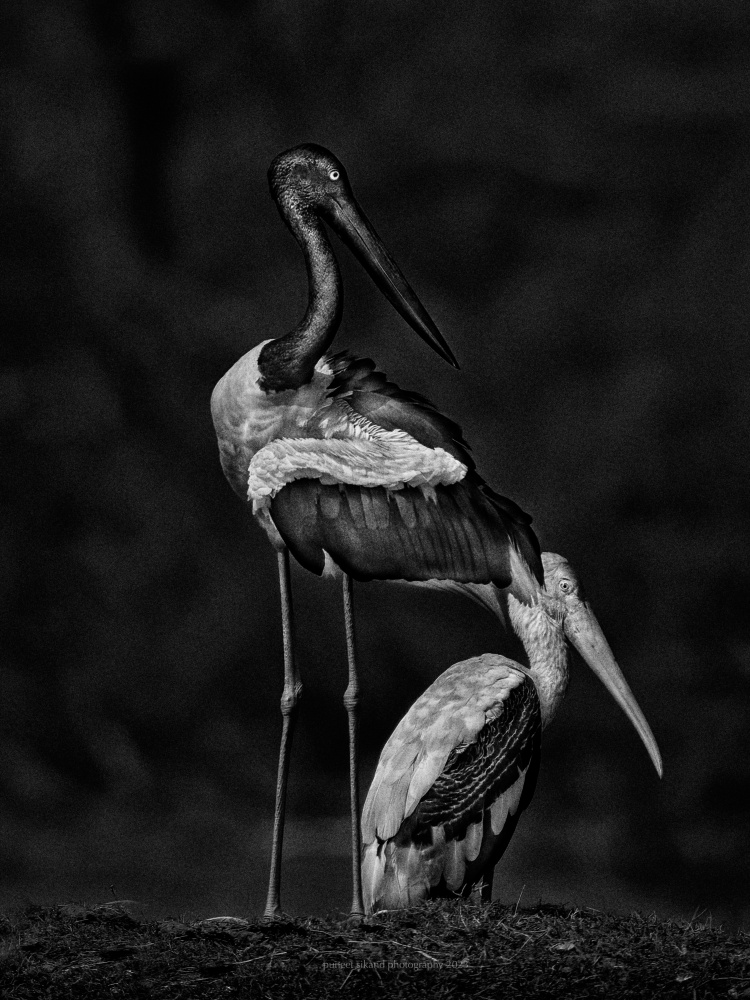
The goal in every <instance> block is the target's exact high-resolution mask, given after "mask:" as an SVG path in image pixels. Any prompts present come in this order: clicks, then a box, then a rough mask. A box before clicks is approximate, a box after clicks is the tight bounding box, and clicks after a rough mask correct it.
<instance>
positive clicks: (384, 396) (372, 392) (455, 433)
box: [327, 352, 544, 583]
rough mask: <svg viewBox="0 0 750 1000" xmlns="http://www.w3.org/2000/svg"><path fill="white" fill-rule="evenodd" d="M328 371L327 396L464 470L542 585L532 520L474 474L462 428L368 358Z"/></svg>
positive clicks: (336, 362)
mask: <svg viewBox="0 0 750 1000" xmlns="http://www.w3.org/2000/svg"><path fill="white" fill-rule="evenodd" d="M327 362H328V365H329V367H330V369H331V371H332V372H333V379H332V381H331V383H330V385H329V387H328V394H329V396H331V397H332V398H334V399H338V400H343V401H345V402H346V403H347V405H348V406H350V407H351V409H352V410H353V411H354V412H355V413H357V414H359V415H360V416H362V417H364V418H365V419H367V420H369V421H371V422H372V423H374V424H377V425H379V426H380V427H382V428H383V429H384V430H386V431H393V430H402V431H406V432H407V433H408V434H410V435H411V436H412V437H413V438H415V440H417V441H419V442H420V444H423V445H426V446H427V447H429V448H442V449H443V450H444V451H447V452H448V453H449V454H450V455H453V457H454V458H456V459H458V461H459V462H462V463H463V464H464V465H465V466H466V467H467V469H468V473H467V476H466V480H465V482H466V484H467V486H469V487H471V489H472V490H474V491H477V492H478V493H480V494H481V495H482V496H483V498H484V500H485V501H487V502H488V503H489V504H490V505H491V506H492V507H493V508H494V510H495V511H496V514H495V516H496V517H499V519H500V520H501V521H502V522H503V524H504V526H505V528H506V530H507V532H508V534H509V535H510V536H511V537H512V538H513V540H514V543H515V544H516V546H517V548H518V549H519V551H520V552H521V553H522V554H523V557H524V559H525V560H526V562H527V563H528V565H529V566H530V567H531V570H532V572H533V574H534V575H535V576H536V578H537V579H538V580H539V582H540V583H543V582H544V573H543V571H542V567H541V550H540V547H539V542H538V540H537V537H536V535H535V534H534V531H533V530H532V528H531V517H530V516H529V515H528V514H527V513H526V512H525V511H523V510H521V508H520V507H519V506H518V505H517V504H515V503H513V501H512V500H509V499H508V498H507V497H503V496H500V495H499V494H498V493H495V492H494V490H492V489H491V488H490V487H489V486H488V485H487V483H486V482H485V481H484V480H483V479H482V477H481V476H480V475H479V474H478V473H477V471H476V464H475V462H474V459H473V458H472V455H471V449H470V447H469V445H468V444H467V442H466V441H465V440H464V437H463V433H462V431H461V428H460V427H459V426H458V424H457V423H455V422H454V421H453V420H450V419H448V417H446V416H444V415H443V414H442V413H440V411H439V410H437V409H436V408H435V406H433V404H432V403H431V402H430V401H429V400H428V399H426V398H425V397H424V396H421V395H419V393H416V392H407V391H405V390H404V389H401V388H399V386H397V385H396V384H395V383H394V382H389V381H388V380H387V378H386V377H385V375H384V374H383V373H382V372H379V371H376V370H375V362H374V361H372V360H371V359H370V358H354V357H352V356H351V355H350V354H347V353H346V352H342V353H340V354H335V355H333V356H331V357H329V358H328V359H327Z"/></svg>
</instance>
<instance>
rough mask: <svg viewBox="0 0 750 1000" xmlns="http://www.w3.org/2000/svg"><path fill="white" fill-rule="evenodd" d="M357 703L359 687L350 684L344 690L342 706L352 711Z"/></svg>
mask: <svg viewBox="0 0 750 1000" xmlns="http://www.w3.org/2000/svg"><path fill="white" fill-rule="evenodd" d="M358 705H359V688H358V687H357V686H356V685H352V684H350V685H349V687H348V688H347V689H346V691H344V708H345V709H346V710H347V712H353V711H354V710H355V709H356V708H357V706H358Z"/></svg>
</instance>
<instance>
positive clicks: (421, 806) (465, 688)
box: [362, 655, 541, 909]
mask: <svg viewBox="0 0 750 1000" xmlns="http://www.w3.org/2000/svg"><path fill="white" fill-rule="evenodd" d="M540 733H541V712H540V707H539V698H538V695H537V692H536V688H535V686H534V683H533V681H532V680H531V678H530V677H529V676H528V674H526V673H525V672H524V671H522V670H521V669H520V668H518V667H517V665H514V664H513V663H512V661H509V660H507V659H505V658H504V657H499V656H497V657H496V656H489V655H487V656H482V657H477V658H475V659H473V660H467V661H465V662H464V663H462V664H457V665H456V666H455V667H452V668H450V670H448V671H446V673H445V674H443V675H442V676H441V677H439V678H438V680H437V681H436V682H435V684H434V685H433V686H432V687H431V688H429V689H428V690H427V691H426V692H425V694H424V695H423V696H422V697H421V698H420V699H418V701H417V702H415V704H414V705H413V706H412V708H411V709H410V710H409V712H408V713H407V715H406V716H405V717H404V719H403V720H402V721H401V722H400V723H399V726H398V727H397V728H396V730H395V731H394V733H393V735H392V736H391V738H390V740H389V741H388V743H387V744H386V746H385V748H384V750H383V753H382V755H381V758H380V762H379V764H378V769H377V772H376V774H375V778H374V779H373V783H372V786H371V788H370V791H369V793H368V796H367V801H366V803H365V808H364V812H363V816H362V838H363V841H364V844H365V852H364V857H363V889H364V893H365V897H366V902H367V905H368V909H373V908H383V907H385V908H393V907H399V906H405V905H411V904H413V903H415V902H418V901H419V900H420V899H423V898H425V897H426V896H427V895H429V894H431V893H433V892H440V888H441V886H442V887H443V888H445V887H447V888H448V889H449V890H451V891H459V890H461V889H463V888H465V887H470V886H471V885H473V884H475V883H476V882H477V881H479V880H480V879H481V878H482V875H483V874H484V872H485V871H486V870H488V869H489V868H491V867H492V866H493V865H494V864H495V863H496V861H497V860H498V857H499V856H500V854H502V851H503V850H504V849H505V846H506V845H507V842H508V840H509V839H510V835H511V833H512V832H513V829H514V828H515V822H516V819H517V816H518V814H519V813H520V811H521V810H522V809H523V808H525V806H526V804H527V803H528V802H529V801H530V799H531V795H532V794H533V790H534V783H535V779H536V773H537V768H538V760H539V742H540Z"/></svg>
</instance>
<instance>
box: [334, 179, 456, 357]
mask: <svg viewBox="0 0 750 1000" xmlns="http://www.w3.org/2000/svg"><path fill="white" fill-rule="evenodd" d="M324 214H325V218H326V221H327V222H328V223H329V224H330V225H331V227H332V228H333V229H334V230H335V231H336V233H338V235H339V236H340V237H341V239H342V240H343V241H344V243H346V245H347V246H348V247H349V249H350V250H351V251H352V253H353V254H354V255H355V257H356V258H357V260H359V262H360V263H361V264H362V266H363V267H364V269H365V270H366V271H367V273H368V274H369V275H370V277H371V278H372V280H373V281H374V282H375V284H376V285H377V286H378V288H379V289H380V291H381V292H382V293H383V295H385V297H386V298H387V299H388V301H389V302H390V303H391V305H392V306H393V307H394V308H395V309H396V310H397V311H398V312H399V313H400V314H401V316H403V318H404V319H405V320H406V322H407V323H408V324H409V326H410V327H411V328H412V330H414V331H415V332H416V333H418V334H419V336H420V337H421V338H422V340H424V341H425V342H426V343H427V344H429V345H430V347H431V348H432V349H433V351H435V352H436V354H439V355H440V357H441V358H443V359H444V360H445V361H447V362H448V364H451V365H453V367H454V368H458V362H457V361H456V359H455V357H454V356H453V351H451V349H450V347H449V346H448V344H447V342H446V340H445V338H444V337H443V335H442V333H441V332H440V331H439V330H438V328H437V327H436V326H435V324H434V322H433V321H432V319H431V318H430V316H429V314H428V312H427V310H426V309H425V307H424V306H423V305H422V303H421V302H420V301H419V299H418V298H417V295H416V292H415V291H414V289H413V288H412V287H411V285H410V284H409V282H408V281H407V280H406V278H405V277H404V276H403V274H402V273H401V271H400V269H399V267H398V264H396V262H395V260H394V259H393V258H392V257H391V255H390V254H389V253H388V251H387V250H386V248H385V247H384V246H383V243H382V241H381V239H380V237H379V236H378V234H377V233H376V232H375V230H374V229H373V227H372V224H371V223H370V221H369V220H368V218H367V216H366V215H365V213H364V212H363V211H362V209H361V208H360V207H359V205H358V204H357V202H356V200H355V198H354V196H353V195H351V194H347V195H343V194H339V195H337V196H336V197H335V198H333V199H331V200H330V201H327V203H326V205H325V208H324Z"/></svg>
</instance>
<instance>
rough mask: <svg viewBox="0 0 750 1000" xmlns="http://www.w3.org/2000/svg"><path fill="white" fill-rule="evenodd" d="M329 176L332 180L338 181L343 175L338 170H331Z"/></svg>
mask: <svg viewBox="0 0 750 1000" xmlns="http://www.w3.org/2000/svg"><path fill="white" fill-rule="evenodd" d="M328 176H329V177H330V179H331V180H332V181H337V180H338V179H339V177H340V176H341V174H340V173H339V172H338V170H331V171H330V172H329V174H328Z"/></svg>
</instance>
